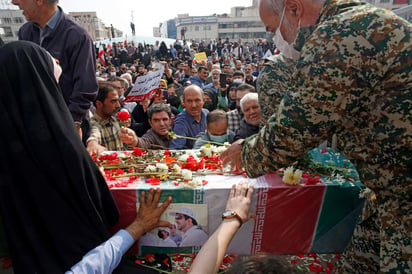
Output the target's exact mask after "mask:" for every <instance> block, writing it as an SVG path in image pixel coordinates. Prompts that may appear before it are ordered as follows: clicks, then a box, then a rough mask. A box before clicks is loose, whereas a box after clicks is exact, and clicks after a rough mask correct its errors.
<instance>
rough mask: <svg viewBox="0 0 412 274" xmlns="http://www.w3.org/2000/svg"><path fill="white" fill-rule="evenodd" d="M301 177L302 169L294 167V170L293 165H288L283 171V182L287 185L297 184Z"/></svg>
mask: <svg viewBox="0 0 412 274" xmlns="http://www.w3.org/2000/svg"><path fill="white" fill-rule="evenodd" d="M301 179H302V171H301V170H299V169H296V170H295V171H294V169H293V166H290V167H288V168H287V169H286V170H285V172H284V173H283V178H282V180H283V182H284V183H285V184H288V185H297V184H299V183H300V180H301Z"/></svg>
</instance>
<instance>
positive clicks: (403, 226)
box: [222, 0, 412, 273]
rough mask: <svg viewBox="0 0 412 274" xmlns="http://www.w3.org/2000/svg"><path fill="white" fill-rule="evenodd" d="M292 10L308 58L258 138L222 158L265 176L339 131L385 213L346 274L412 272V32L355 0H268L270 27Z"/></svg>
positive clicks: (294, 34) (377, 216) (365, 228)
mask: <svg viewBox="0 0 412 274" xmlns="http://www.w3.org/2000/svg"><path fill="white" fill-rule="evenodd" d="M283 3H285V4H283ZM284 8H285V10H286V12H285V17H286V19H287V20H286V19H285V20H284V23H283V27H281V28H280V29H281V33H282V35H284V36H286V38H285V40H286V41H287V42H289V43H292V42H293V46H294V48H295V49H296V50H297V51H298V52H299V53H300V55H299V57H298V58H297V60H296V66H295V68H294V71H293V74H292V75H291V79H290V82H289V83H288V91H287V92H286V93H285V96H284V98H283V99H282V101H281V102H280V105H279V109H278V111H277V112H276V113H275V114H274V115H273V116H272V117H271V118H270V119H269V121H268V122H267V123H266V124H265V127H263V128H262V130H261V131H260V132H259V133H258V134H257V135H254V136H252V137H250V138H248V139H246V140H245V141H244V142H243V143H242V142H237V143H235V144H234V145H232V146H231V147H230V148H229V149H228V150H227V151H226V152H225V153H224V154H223V155H222V158H223V160H224V163H227V162H232V164H240V165H241V164H242V163H243V165H244V166H245V170H246V172H247V174H248V175H249V176H251V177H257V176H260V175H263V174H266V173H270V172H274V171H276V170H278V169H279V168H282V167H287V166H289V165H291V164H292V163H293V162H295V161H296V160H299V159H300V158H301V157H302V156H303V155H304V154H305V153H306V152H307V151H308V150H310V149H312V148H313V147H316V146H317V145H318V144H319V143H320V142H321V141H324V140H327V139H328V138H329V137H330V136H331V135H332V134H334V133H335V134H336V135H337V138H338V144H337V149H338V150H339V151H340V152H341V153H342V154H344V155H345V156H346V157H347V158H348V159H350V160H351V161H352V162H353V163H354V165H355V166H356V167H357V170H358V172H359V176H360V178H361V180H362V182H363V183H364V184H365V185H366V186H367V187H369V188H371V189H372V190H373V191H374V192H375V194H376V207H375V213H374V215H372V216H371V218H369V219H367V220H365V221H364V222H362V223H360V224H359V225H358V226H357V227H356V230H355V233H354V237H353V239H352V242H351V244H350V246H349V247H348V249H347V252H346V254H345V260H344V261H343V264H344V265H343V267H342V269H341V270H340V271H342V272H345V273H349V272H353V273H377V272H384V273H410V272H411V271H412V242H411V235H412V160H411V159H412V109H411V99H412V37H411V33H412V26H411V25H410V24H409V23H408V22H407V21H405V20H403V19H402V18H400V17H397V16H396V15H394V14H393V13H392V12H390V11H387V10H384V9H379V8H377V7H374V6H372V5H370V4H366V3H361V2H359V1H355V0H326V1H324V0H323V1H322V0H285V1H283V0H262V1H261V7H260V16H261V18H262V21H263V22H264V23H265V25H266V26H267V28H268V30H269V31H272V32H275V31H276V29H277V28H278V27H279V24H280V18H281V14H282V10H284ZM305 13H306V14H305ZM287 27H289V28H287ZM291 30H292V31H291ZM293 30H295V31H293ZM286 31H288V32H286ZM263 79H264V78H263V76H262V77H261V79H260V80H263ZM261 85H262V87H263V85H264V84H261ZM239 144H240V145H239ZM240 150H241V162H239V160H238V159H239V157H240V156H238V154H239V155H240Z"/></svg>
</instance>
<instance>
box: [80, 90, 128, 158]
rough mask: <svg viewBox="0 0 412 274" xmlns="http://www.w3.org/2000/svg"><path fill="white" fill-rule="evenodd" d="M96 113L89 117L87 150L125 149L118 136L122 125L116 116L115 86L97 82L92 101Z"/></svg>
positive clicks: (125, 145) (116, 97) (116, 95)
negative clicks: (95, 93) (95, 92)
mask: <svg viewBox="0 0 412 274" xmlns="http://www.w3.org/2000/svg"><path fill="white" fill-rule="evenodd" d="M94 105H95V107H96V113H95V114H94V115H93V117H92V119H91V130H90V136H89V138H88V139H87V151H88V152H89V153H90V154H94V153H95V154H99V153H101V152H103V151H105V150H127V144H125V143H123V142H122V141H121V140H120V138H119V132H120V129H121V127H122V124H121V121H120V120H119V118H121V117H123V116H124V115H123V114H122V113H121V115H120V116H119V118H118V117H116V116H115V115H116V113H117V110H118V109H119V108H120V102H119V95H118V93H117V90H116V88H115V87H114V86H113V85H112V84H110V83H105V82H100V83H99V92H98V94H97V98H96V100H95V102H94Z"/></svg>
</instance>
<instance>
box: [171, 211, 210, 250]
mask: <svg viewBox="0 0 412 274" xmlns="http://www.w3.org/2000/svg"><path fill="white" fill-rule="evenodd" d="M170 214H172V215H175V221H176V225H177V229H179V230H180V231H182V232H183V233H184V234H183V237H182V242H181V243H180V246H201V245H203V244H204V243H205V242H206V241H207V234H206V233H205V232H204V231H203V230H202V228H201V227H200V226H199V223H198V220H197V217H196V214H195V212H193V210H191V209H190V208H187V207H182V208H180V209H179V210H178V211H176V212H171V213H170Z"/></svg>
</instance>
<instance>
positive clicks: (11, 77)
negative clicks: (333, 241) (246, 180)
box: [0, 0, 412, 273]
mask: <svg viewBox="0 0 412 274" xmlns="http://www.w3.org/2000/svg"><path fill="white" fill-rule="evenodd" d="M12 2H13V4H15V5H18V6H19V7H20V8H21V9H23V11H24V15H25V16H26V18H27V20H28V22H27V23H26V24H24V25H23V26H22V27H21V29H20V31H19V39H20V40H25V41H20V42H13V43H10V44H6V45H5V46H2V47H1V48H0V85H1V86H2V90H1V93H0V113H1V114H2V115H0V119H1V122H2V125H3V128H4V134H1V135H0V140H1V142H0V146H1V151H2V152H3V153H2V154H0V163H1V164H0V174H1V176H2V180H1V181H0V190H1V191H0V214H1V215H2V217H3V219H4V222H5V229H6V235H7V239H8V243H9V246H10V250H11V256H12V259H13V265H14V268H15V272H16V273H62V272H65V271H69V272H70V271H71V272H73V273H80V272H82V271H86V272H88V271H96V269H99V270H98V271H99V272H108V273H109V272H112V271H114V272H116V271H117V272H118V273H144V271H147V270H142V269H141V268H139V266H138V265H136V264H134V263H131V262H130V261H128V260H127V259H126V258H122V255H123V254H124V252H125V251H126V250H127V249H128V247H130V246H131V244H133V242H134V241H135V240H137V239H138V238H140V237H142V236H143V235H144V234H145V233H146V232H148V231H149V230H151V229H152V228H154V227H160V229H159V235H160V236H159V237H161V238H162V239H167V238H168V237H167V236H169V237H170V234H169V232H168V230H167V228H169V229H170V228H171V227H172V226H171V224H169V223H167V222H162V221H159V218H160V215H161V214H162V212H163V211H164V210H165V209H166V208H167V206H168V205H169V204H170V203H171V201H172V197H168V198H167V199H166V200H165V201H164V202H163V203H162V204H161V205H160V206H159V200H160V192H161V190H160V189H159V190H156V191H155V190H153V189H152V190H150V191H149V192H148V193H144V192H142V195H141V197H140V201H141V204H140V208H139V211H138V213H137V217H136V220H135V221H134V222H132V223H131V224H130V225H129V226H128V227H127V228H126V229H125V230H121V231H120V232H119V233H118V234H116V235H115V236H111V235H110V233H109V228H110V227H111V226H112V225H113V224H114V223H116V221H117V220H118V217H119V213H118V210H117V207H116V205H115V203H114V200H113V197H112V196H111V194H110V190H109V189H108V187H107V184H106V182H105V180H104V178H103V176H102V174H101V172H100V171H99V169H98V168H97V166H96V165H95V164H94V163H93V161H92V159H91V157H90V156H89V154H94V153H96V154H99V153H101V152H102V151H104V150H124V149H128V148H130V147H133V146H141V147H146V148H152V149H167V148H171V149H192V148H194V147H199V146H201V143H203V142H213V143H221V144H223V143H225V142H229V143H230V142H232V145H231V146H230V147H229V148H228V150H226V152H224V153H223V154H222V156H221V159H222V160H223V163H224V164H229V163H230V164H231V165H232V167H235V166H236V167H238V168H244V170H245V171H246V173H247V175H248V176H250V177H257V176H261V175H264V174H267V173H270V172H274V171H276V170H278V169H280V168H282V167H285V166H288V165H290V164H292V163H294V162H295V161H297V160H299V159H301V158H302V157H303V156H304V154H305V153H306V152H307V151H309V150H310V149H312V148H314V147H316V146H318V145H319V144H320V143H321V142H323V141H325V140H329V139H330V138H331V137H332V135H335V136H336V137H335V138H336V139H337V147H336V149H337V150H338V151H340V152H342V153H343V154H344V155H345V156H346V157H347V158H348V159H350V160H351V161H352V162H353V164H354V165H355V166H356V168H357V170H358V172H359V176H360V179H361V181H362V182H363V183H364V184H365V185H366V186H367V187H369V188H370V189H371V190H372V191H373V192H374V196H373V197H374V198H373V199H372V200H370V203H367V207H365V212H364V214H363V216H362V220H361V221H360V222H359V223H358V225H357V226H356V229H355V232H354V235H353V238H352V240H351V243H350V244H349V246H348V247H347V250H346V252H345V254H344V255H343V260H342V265H341V267H340V268H339V270H338V271H340V272H342V273H350V272H353V273H359V272H362V273H378V272H393V273H396V272H398V273H407V272H408V271H410V270H411V269H412V263H411V262H412V243H411V236H410V235H411V231H412V229H411V227H412V224H411V221H412V219H411V218H412V217H411V216H412V202H411V201H412V188H411V187H412V181H411V180H412V175H411V174H412V169H411V167H412V159H411V157H412V141H411V140H412V110H411V104H410V100H411V99H410V98H412V94H411V92H412V70H411V69H410V67H411V56H412V38H411V36H410V33H411V31H412V26H411V25H410V24H409V23H408V22H406V21H405V20H403V19H401V18H399V17H397V16H396V15H394V14H393V13H392V12H390V11H387V10H384V9H379V8H376V7H374V6H372V5H370V4H366V3H361V2H358V1H357V0H284V1H279V0H262V1H261V2H260V4H259V5H260V6H259V12H260V17H261V19H262V21H263V23H264V24H265V26H266V28H267V30H268V31H270V32H272V33H273V34H274V43H275V44H276V47H277V48H278V49H279V50H280V54H277V55H273V56H271V57H270V58H268V59H262V57H263V55H264V54H265V50H266V51H267V50H272V47H273V46H271V44H270V43H263V42H257V43H253V44H252V45H249V44H248V43H246V42H245V43H243V42H242V41H241V40H238V41H230V40H228V39H226V40H225V41H224V42H223V41H221V40H218V41H217V42H214V41H209V43H208V44H207V43H206V42H205V41H201V42H200V43H199V44H197V43H196V42H194V41H192V42H191V44H190V46H189V45H187V42H186V41H182V42H180V41H179V40H176V42H175V43H174V44H173V45H169V46H167V45H165V44H164V43H160V44H158V43H156V44H155V45H137V46H136V47H135V46H134V45H133V44H132V43H127V42H126V43H125V44H122V43H121V44H113V45H110V47H106V49H105V51H104V54H103V55H100V54H99V55H98V54H97V53H96V48H95V45H94V44H93V41H92V40H91V39H90V37H89V36H88V34H87V33H86V31H85V30H84V29H82V28H81V27H80V26H78V25H76V24H75V23H74V22H73V21H72V20H71V19H70V18H69V17H67V16H66V15H65V14H64V12H63V10H62V9H61V8H60V7H59V6H58V5H57V3H58V0H41V1H34V0H33V1H30V0H28V1H22V0H13V1H12ZM365 26H368V27H367V28H365ZM27 41H29V42H27ZM36 44H37V45H36ZM197 52H205V53H206V55H207V57H208V59H207V61H206V60H204V61H202V60H196V58H195V53H197ZM99 62H100V63H99ZM160 66H163V68H164V75H163V77H162V78H163V79H162V80H160V83H159V87H158V88H157V90H156V94H155V96H154V97H153V98H145V99H144V100H143V101H140V102H126V101H125V100H124V98H127V96H128V95H129V94H130V92H131V91H132V89H133V84H134V83H135V80H136V79H138V77H139V76H144V75H145V74H146V73H148V72H149V71H152V70H157V69H159V67H160ZM122 111H126V112H129V113H130V119H129V120H128V121H126V122H124V121H123V122H122V123H121V121H119V119H118V117H117V114H118V113H119V112H122ZM170 130H172V131H173V132H174V133H175V134H176V135H178V136H183V137H191V138H192V139H187V138H177V139H170V135H169V134H168V132H169V131H170ZM256 133H257V134H256ZM79 137H80V138H79ZM195 140H196V141H195ZM22 169H24V172H22ZM252 193H253V186H252V185H249V184H243V183H241V184H238V185H235V186H233V188H232V190H231V193H230V196H229V198H228V202H227V206H226V207H227V208H226V209H227V210H229V215H223V219H224V220H223V222H222V224H221V225H220V226H219V228H218V229H217V230H216V231H215V232H214V233H213V234H212V235H211V236H210V237H209V239H208V240H207V241H206V243H205V244H204V245H203V248H202V250H201V251H200V253H199V256H198V257H197V259H196V260H195V262H194V263H193V265H192V270H191V271H192V272H193V273H200V272H199V269H202V271H205V273H206V272H207V273H212V272H215V271H216V270H217V268H216V267H218V266H219V265H220V263H221V260H222V258H223V254H224V251H225V250H226V247H227V246H228V244H229V243H230V240H231V238H232V237H233V235H234V234H235V233H236V231H237V229H238V228H239V226H240V225H241V224H242V223H243V222H245V221H247V220H248V219H249V214H248V211H249V206H250V200H251V195H252ZM146 195H147V197H146ZM186 213H188V212H186ZM178 214H180V213H178ZM186 215H187V216H188V217H190V214H186ZM176 216H179V218H180V217H181V218H180V220H181V221H180V223H179V222H177V228H178V229H181V230H183V229H185V227H186V223H184V222H186V221H187V222H188V223H190V222H192V223H193V221H189V218H187V219H186V218H185V217H184V216H183V215H182V216H180V215H177V214H176ZM234 216H237V217H236V218H234ZM283 221H287V220H283ZM162 228H163V229H162ZM188 230H189V229H188ZM170 233H171V232H170ZM184 240H185V239H183V238H182V239H181V243H180V244H182V242H183V241H184ZM262 259H263V258H262ZM280 268H281V267H279V269H280ZM70 269H71V270H70ZM282 271H284V272H285V273H288V271H289V270H287V269H282ZM266 272H267V271H266Z"/></svg>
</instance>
